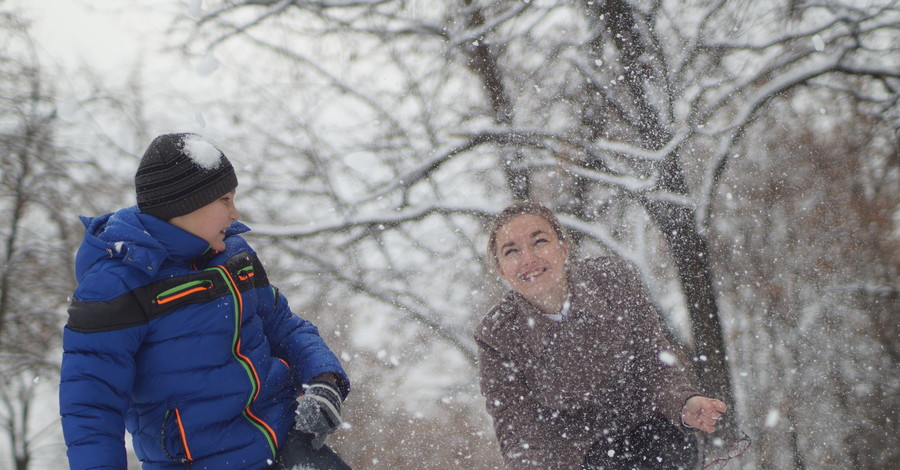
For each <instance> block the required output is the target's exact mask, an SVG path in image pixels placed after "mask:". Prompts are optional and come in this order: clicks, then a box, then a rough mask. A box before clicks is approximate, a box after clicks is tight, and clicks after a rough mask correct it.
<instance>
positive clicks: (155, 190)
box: [134, 134, 238, 220]
mask: <svg viewBox="0 0 900 470" xmlns="http://www.w3.org/2000/svg"><path fill="white" fill-rule="evenodd" d="M237 184H238V182H237V176H236V175H235V173H234V168H233V167H232V166H231V162H229V161H228V159H227V158H225V154H224V153H222V151H221V150H219V149H217V148H216V147H215V146H213V145H212V144H210V143H209V142H208V141H207V140H206V139H204V138H203V137H201V136H199V135H197V134H163V135H161V136H159V137H157V138H155V139H153V142H151V143H150V146H149V147H147V151H146V152H144V156H143V157H142V158H141V163H140V165H139V166H138V169H137V173H136V174H135V175H134V187H135V191H136V192H137V203H138V208H139V209H140V210H141V212H143V213H144V214H150V215H152V216H155V217H158V218H160V219H163V220H169V219H171V218H173V217H178V216H180V215H184V214H188V213H190V212H193V211H195V210H197V209H199V208H201V207H203V206H205V205H207V204H209V203H210V202H213V201H215V200H216V199H218V198H219V197H221V196H222V195H224V194H227V193H229V192H231V190H233V189H234V188H236V187H237Z"/></svg>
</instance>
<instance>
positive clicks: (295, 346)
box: [259, 286, 350, 399]
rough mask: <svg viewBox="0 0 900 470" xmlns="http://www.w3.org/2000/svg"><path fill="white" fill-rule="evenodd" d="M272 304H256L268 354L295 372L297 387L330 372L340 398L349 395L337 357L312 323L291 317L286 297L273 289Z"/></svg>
mask: <svg viewBox="0 0 900 470" xmlns="http://www.w3.org/2000/svg"><path fill="white" fill-rule="evenodd" d="M269 288H270V289H271V290H272V292H271V294H272V296H271V299H272V303H270V304H268V306H267V305H265V304H267V302H263V303H261V304H260V310H261V311H260V312H259V313H260V315H261V316H262V318H263V328H264V330H265V334H266V337H267V338H268V339H269V343H270V345H271V347H272V353H273V354H275V355H276V356H278V357H281V358H284V359H286V360H287V361H288V363H289V364H290V365H291V368H292V369H293V370H295V371H297V372H298V373H299V380H300V383H301V384H307V383H309V382H310V381H311V380H312V379H313V378H314V377H316V376H317V375H320V374H325V373H329V372H330V373H332V374H335V376H337V378H338V384H337V385H338V387H339V388H340V390H341V395H342V396H341V398H343V399H346V398H347V394H348V393H350V379H349V377H347V373H346V372H345V371H344V368H343V367H342V366H341V363H340V361H339V360H338V358H337V356H335V354H334V353H333V352H332V351H331V349H330V348H329V347H328V345H327V344H326V343H325V340H324V339H322V337H321V336H320V335H319V329H318V328H316V326H315V325H314V324H312V322H310V321H307V320H304V319H303V318H300V317H299V316H297V315H295V314H294V312H293V311H291V308H290V306H289V305H288V301H287V298H285V297H284V295H282V294H281V292H279V291H278V289H276V288H274V287H271V286H270V287H269Z"/></svg>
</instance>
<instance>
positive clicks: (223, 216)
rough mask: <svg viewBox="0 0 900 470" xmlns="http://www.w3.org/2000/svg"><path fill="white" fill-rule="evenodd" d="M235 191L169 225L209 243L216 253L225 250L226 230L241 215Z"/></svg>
mask: <svg viewBox="0 0 900 470" xmlns="http://www.w3.org/2000/svg"><path fill="white" fill-rule="evenodd" d="M234 195H235V191H231V192H230V193H228V194H225V195H223V196H222V197H220V198H219V199H216V200H215V201H213V202H210V203H209V204H207V205H205V206H203V207H201V208H199V209H197V210H195V211H194V212H191V213H189V214H185V215H180V216H178V217H174V218H172V219H171V220H169V223H170V224H172V225H174V226H176V227H179V228H181V229H183V230H185V231H187V232H190V233H192V234H194V235H196V236H198V237H200V238H202V239H204V240H206V241H207V242H208V243H209V246H211V247H212V248H213V249H214V250H216V251H224V250H225V230H227V229H228V227H231V223H232V222H234V221H236V220H238V219H239V218H240V217H241V214H240V213H238V211H237V208H236V207H235V206H234Z"/></svg>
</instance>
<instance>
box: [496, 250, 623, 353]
mask: <svg viewBox="0 0 900 470" xmlns="http://www.w3.org/2000/svg"><path fill="white" fill-rule="evenodd" d="M570 264H571V266H570V268H569V269H568V277H569V283H570V286H576V287H575V288H570V296H571V297H570V299H569V301H570V307H569V315H568V319H567V320H565V321H564V322H562V323H560V322H556V321H553V320H551V319H549V318H547V317H546V316H544V314H543V312H541V311H540V310H538V309H537V308H536V307H535V306H534V305H532V304H531V303H529V302H528V301H527V300H525V297H522V295H521V294H519V293H518V292H515V291H512V290H511V291H509V292H507V293H506V295H505V296H504V297H503V299H502V300H501V302H500V308H501V309H504V310H506V311H508V312H510V313H513V314H514V319H513V328H514V329H515V330H516V331H518V332H519V334H520V335H521V338H522V340H523V341H524V342H525V344H526V345H527V346H528V349H529V350H531V351H532V353H534V354H536V355H541V354H542V351H543V350H544V349H545V348H546V347H547V346H548V345H549V344H550V343H551V341H552V339H553V336H554V335H556V334H558V333H559V332H560V330H561V329H564V328H568V327H569V325H570V324H574V323H569V322H585V321H586V322H593V321H595V320H596V319H595V318H594V317H593V314H592V313H590V312H598V311H607V310H609V306H608V304H607V302H606V300H605V299H604V296H602V295H596V294H597V293H596V292H594V288H593V287H592V286H589V285H588V283H591V279H590V278H589V274H588V273H587V272H586V271H585V266H584V262H580V261H576V262H572V263H570ZM591 284H593V283H591ZM598 302H599V304H598ZM598 307H599V310H598ZM567 323H569V324H567Z"/></svg>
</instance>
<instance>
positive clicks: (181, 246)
mask: <svg viewBox="0 0 900 470" xmlns="http://www.w3.org/2000/svg"><path fill="white" fill-rule="evenodd" d="M81 222H82V223H83V224H84V227H85V234H84V240H83V241H82V243H81V247H80V248H79V249H78V254H77V255H76V257H75V276H76V279H77V280H78V281H79V282H81V280H82V278H83V276H84V275H85V274H86V273H87V272H89V271H90V270H91V268H92V267H93V266H95V265H96V264H97V263H98V262H100V261H101V260H104V259H119V260H120V261H121V262H122V263H123V264H125V265H131V266H133V267H135V268H136V269H137V270H138V271H140V272H143V273H145V274H146V275H147V276H153V275H155V274H156V273H157V272H158V271H159V267H160V266H161V265H162V263H163V261H165V260H166V259H167V258H173V259H175V260H185V261H189V260H191V259H193V258H196V257H198V256H201V255H203V254H204V253H205V252H206V251H207V250H209V249H210V247H209V244H208V243H207V242H206V241H205V240H203V239H202V238H200V237H198V236H196V235H193V234H191V233H189V232H186V231H185V230H182V229H181V228H178V227H176V226H174V225H172V224H170V223H168V222H166V221H164V220H161V219H158V218H156V217H153V216H151V215H147V214H142V213H141V212H140V211H139V210H138V208H137V206H132V207H128V208H125V209H120V210H118V211H116V212H112V213H109V214H105V215H102V216H99V217H81ZM249 230H250V228H249V227H247V226H246V225H244V224H242V223H240V222H233V223H232V224H231V227H230V228H229V229H228V230H227V231H226V236H230V235H236V234H240V233H244V232H247V231H249Z"/></svg>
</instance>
